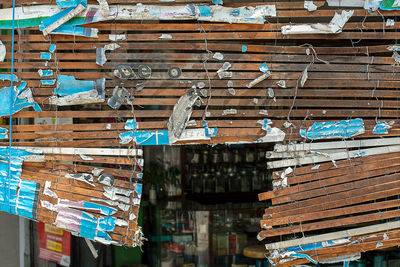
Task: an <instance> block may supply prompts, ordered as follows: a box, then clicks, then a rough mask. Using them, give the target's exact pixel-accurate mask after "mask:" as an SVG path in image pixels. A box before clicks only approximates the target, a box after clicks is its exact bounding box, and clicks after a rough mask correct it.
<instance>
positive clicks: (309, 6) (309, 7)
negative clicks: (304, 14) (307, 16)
mask: <svg viewBox="0 0 400 267" xmlns="http://www.w3.org/2000/svg"><path fill="white" fill-rule="evenodd" d="M304 8H305V9H307V10H308V11H310V12H311V11H315V10H317V6H316V5H315V4H314V3H313V1H304Z"/></svg>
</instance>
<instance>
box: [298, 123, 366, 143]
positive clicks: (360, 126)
mask: <svg viewBox="0 0 400 267" xmlns="http://www.w3.org/2000/svg"><path fill="white" fill-rule="evenodd" d="M364 132H365V128H364V121H363V120H362V119H352V120H343V121H338V122H314V124H313V125H312V126H311V127H309V128H308V130H305V129H300V135H301V137H303V138H306V139H310V140H317V139H326V138H350V137H353V136H356V135H360V134H363V133H364Z"/></svg>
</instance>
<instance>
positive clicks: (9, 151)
mask: <svg viewBox="0 0 400 267" xmlns="http://www.w3.org/2000/svg"><path fill="white" fill-rule="evenodd" d="M14 31H15V0H13V10H12V33H11V86H10V107H9V113H10V121H9V139H8V174H7V180H6V184H5V186H6V185H7V201H8V209H9V213H11V206H10V194H11V192H10V180H11V146H12V107H13V105H12V103H13V91H14V77H13V76H14V38H15V33H14Z"/></svg>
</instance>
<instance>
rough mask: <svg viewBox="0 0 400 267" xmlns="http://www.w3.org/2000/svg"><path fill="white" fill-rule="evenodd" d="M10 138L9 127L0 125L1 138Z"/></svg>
mask: <svg viewBox="0 0 400 267" xmlns="http://www.w3.org/2000/svg"><path fill="white" fill-rule="evenodd" d="M6 138H8V129H6V128H3V127H0V139H6Z"/></svg>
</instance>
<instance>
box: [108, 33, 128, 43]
mask: <svg viewBox="0 0 400 267" xmlns="http://www.w3.org/2000/svg"><path fill="white" fill-rule="evenodd" d="M108 40H110V41H113V42H117V41H126V35H125V34H109V35H108Z"/></svg>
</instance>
